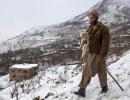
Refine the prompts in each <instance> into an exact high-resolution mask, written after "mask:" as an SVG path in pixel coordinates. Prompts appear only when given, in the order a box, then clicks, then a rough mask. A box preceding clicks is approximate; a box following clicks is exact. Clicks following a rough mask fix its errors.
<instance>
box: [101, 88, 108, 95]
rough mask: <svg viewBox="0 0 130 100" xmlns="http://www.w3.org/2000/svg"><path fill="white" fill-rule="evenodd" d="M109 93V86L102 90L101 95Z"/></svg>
mask: <svg viewBox="0 0 130 100" xmlns="http://www.w3.org/2000/svg"><path fill="white" fill-rule="evenodd" d="M107 91H108V86H104V87H103V88H102V90H101V92H100V93H101V94H103V93H107Z"/></svg>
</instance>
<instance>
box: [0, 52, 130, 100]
mask: <svg viewBox="0 0 130 100" xmlns="http://www.w3.org/2000/svg"><path fill="white" fill-rule="evenodd" d="M129 65H130V51H129V52H127V53H125V54H124V55H123V57H121V58H120V59H119V60H118V61H117V62H115V63H113V64H111V65H110V66H108V69H109V71H110V72H111V74H112V75H113V76H114V77H115V79H116V80H117V81H118V82H119V84H120V85H121V86H122V87H123V89H124V91H121V90H120V88H119V87H118V86H117V84H116V83H115V82H114V81H113V79H112V78H111V77H110V76H109V75H108V85H109V91H108V92H107V93H106V94H99V92H100V90H101V88H100V85H99V80H98V77H97V75H96V76H95V77H94V78H92V80H91V83H90V84H89V86H88V88H87V89H86V97H85V98H82V97H78V96H76V95H74V94H73V93H72V92H73V91H77V89H78V88H77V86H78V83H79V82H80V79H81V68H76V66H77V65H68V66H53V67H50V68H47V69H46V70H45V71H40V72H39V74H38V76H39V75H42V78H41V81H40V84H41V86H40V87H39V86H38V84H37V80H38V79H37V78H38V76H36V77H34V78H32V79H30V80H27V81H25V82H24V85H25V87H24V89H25V92H24V93H22V89H21V87H20V84H22V83H17V86H18V93H19V100H32V98H34V97H37V96H40V98H46V99H45V100H129V99H130V94H129V93H130V70H128V68H129ZM0 80H1V83H0V86H1V84H3V83H4V85H5V86H3V87H6V88H5V89H3V90H2V91H0V94H1V95H0V99H1V100H15V99H16V98H15V97H14V98H13V99H11V97H10V93H11V91H12V89H13V87H14V85H13V84H11V85H10V84H9V83H10V82H9V76H8V75H7V76H3V77H1V78H0ZM30 82H31V83H30ZM28 83H29V84H30V87H29V91H30V92H29V93H28V94H27V93H26V91H27V90H28V88H27V86H26V85H27V84H28ZM33 83H35V84H33ZM31 84H33V85H34V88H33V86H32V85H31Z"/></svg>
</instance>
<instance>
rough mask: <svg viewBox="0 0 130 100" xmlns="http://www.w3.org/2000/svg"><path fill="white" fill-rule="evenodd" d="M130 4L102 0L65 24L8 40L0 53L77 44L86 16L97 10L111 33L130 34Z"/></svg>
mask: <svg viewBox="0 0 130 100" xmlns="http://www.w3.org/2000/svg"><path fill="white" fill-rule="evenodd" d="M129 5H130V2H129V0H125V1H123V0H103V1H101V2H99V3H97V4H96V5H94V6H93V7H92V8H90V9H89V10H88V11H86V12H84V13H82V14H80V15H78V16H76V17H74V18H73V19H71V20H68V21H67V22H64V23H61V24H58V25H51V26H47V27H36V28H32V29H30V30H28V31H26V32H24V33H23V34H21V35H19V36H17V37H14V38H12V39H8V40H7V41H4V42H2V43H1V44H0V52H1V53H3V52H7V51H8V50H13V51H14V50H18V49H25V48H32V47H37V46H45V45H47V44H48V43H49V44H51V43H52V42H56V41H62V40H64V41H73V39H76V41H77V42H78V37H79V35H78V32H80V31H82V30H85V29H86V27H87V25H88V18H87V15H88V13H89V12H90V11H91V10H92V9H98V10H99V12H100V20H101V21H103V22H104V23H105V24H107V25H108V26H109V27H110V28H111V32H112V33H113V34H114V33H116V34H117V33H118V34H121V33H122V34H130V31H129V29H128V27H129V26H130V17H129V16H130V6H129ZM124 29H125V30H124Z"/></svg>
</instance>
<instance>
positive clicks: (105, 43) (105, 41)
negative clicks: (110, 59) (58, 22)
mask: <svg viewBox="0 0 130 100" xmlns="http://www.w3.org/2000/svg"><path fill="white" fill-rule="evenodd" d="M109 42H110V33H109V29H108V28H107V27H105V28H104V29H103V31H102V42H101V49H100V56H101V57H106V55H107V53H108V49H109Z"/></svg>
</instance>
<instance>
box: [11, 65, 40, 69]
mask: <svg viewBox="0 0 130 100" xmlns="http://www.w3.org/2000/svg"><path fill="white" fill-rule="evenodd" d="M37 66H38V64H15V65H13V66H11V67H10V68H26V69H29V68H32V67H37Z"/></svg>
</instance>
